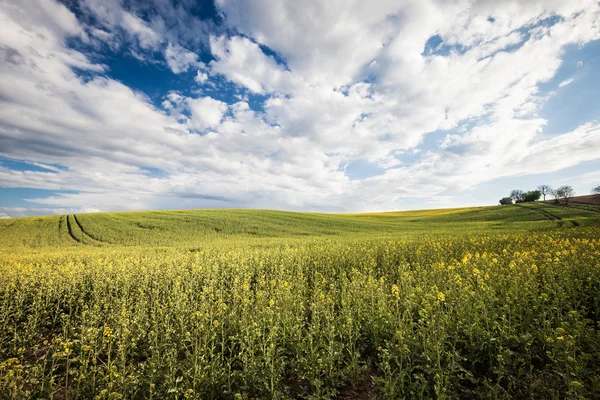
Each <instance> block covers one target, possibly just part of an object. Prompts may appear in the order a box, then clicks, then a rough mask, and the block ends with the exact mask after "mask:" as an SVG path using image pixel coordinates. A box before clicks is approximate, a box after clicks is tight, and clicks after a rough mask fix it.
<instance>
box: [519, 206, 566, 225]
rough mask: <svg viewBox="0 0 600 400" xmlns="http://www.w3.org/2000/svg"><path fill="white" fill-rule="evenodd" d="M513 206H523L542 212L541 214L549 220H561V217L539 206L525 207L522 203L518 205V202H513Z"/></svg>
mask: <svg viewBox="0 0 600 400" xmlns="http://www.w3.org/2000/svg"><path fill="white" fill-rule="evenodd" d="M515 206H517V207H521V208H524V209H526V210H532V211H535V212H537V213H538V214H542V215H543V216H544V217H545V218H546V219H549V220H551V221H561V220H562V218H561V217H559V216H556V215H554V214H552V213H549V212H548V211H546V210H542V209H541V208H533V207H525V206H522V205H520V204H515Z"/></svg>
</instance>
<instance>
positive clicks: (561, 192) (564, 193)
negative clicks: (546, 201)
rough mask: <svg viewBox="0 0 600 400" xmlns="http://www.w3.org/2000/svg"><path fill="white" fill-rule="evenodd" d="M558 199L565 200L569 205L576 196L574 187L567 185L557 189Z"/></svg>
mask: <svg viewBox="0 0 600 400" xmlns="http://www.w3.org/2000/svg"><path fill="white" fill-rule="evenodd" d="M557 192H558V193H557V194H558V197H559V198H561V199H564V200H565V204H569V199H570V198H571V197H573V195H574V194H575V190H573V187H572V186H569V185H565V186H561V187H559V188H558V189H557Z"/></svg>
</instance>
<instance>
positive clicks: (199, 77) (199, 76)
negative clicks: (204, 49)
mask: <svg viewBox="0 0 600 400" xmlns="http://www.w3.org/2000/svg"><path fill="white" fill-rule="evenodd" d="M194 80H195V81H196V82H198V83H201V84H202V83H204V82H206V81H207V80H208V75H207V74H206V72H202V71H198V72H197V73H196V76H195V77H194Z"/></svg>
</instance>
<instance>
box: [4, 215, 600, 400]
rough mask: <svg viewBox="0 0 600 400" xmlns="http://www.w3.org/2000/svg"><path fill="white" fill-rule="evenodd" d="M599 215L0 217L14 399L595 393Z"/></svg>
mask: <svg viewBox="0 0 600 400" xmlns="http://www.w3.org/2000/svg"><path fill="white" fill-rule="evenodd" d="M540 207H541V208H540ZM544 207H545V208H544ZM546 208H547V209H546ZM548 213H550V214H552V215H555V216H557V217H556V219H555V218H549V217H548V215H547V214H548ZM599 217H600V214H596V213H593V212H589V211H584V210H574V209H568V208H559V207H554V206H549V205H547V206H546V205H543V206H540V205H533V206H522V207H517V206H503V207H482V208H470V209H457V210H434V211H418V212H397V213H383V214H353V215H325V214H309V213H285V212H275V211H252V210H206V211H156V212H139V213H107V214H88V215H75V216H73V215H69V216H56V217H42V218H26V219H19V220H3V221H0V238H1V239H2V240H1V244H0V323H1V329H0V398H16V399H21V398H22V399H28V398H53V399H92V398H96V399H252V398H253V399H287V398H305V399H335V398H337V399H370V398H375V399H379V398H381V399H400V398H440V399H445V398H590V399H591V398H597V396H598V393H600V218H599Z"/></svg>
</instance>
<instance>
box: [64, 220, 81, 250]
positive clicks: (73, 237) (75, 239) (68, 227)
mask: <svg viewBox="0 0 600 400" xmlns="http://www.w3.org/2000/svg"><path fill="white" fill-rule="evenodd" d="M66 219H67V232H69V236H71V239H73V240H74V241H76V242H77V243H82V242H81V240H79V239H78V238H77V237H76V236H75V235H74V234H73V227H72V226H71V220H70V219H69V216H68V215H67V218H66ZM82 244H83V243H82Z"/></svg>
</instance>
